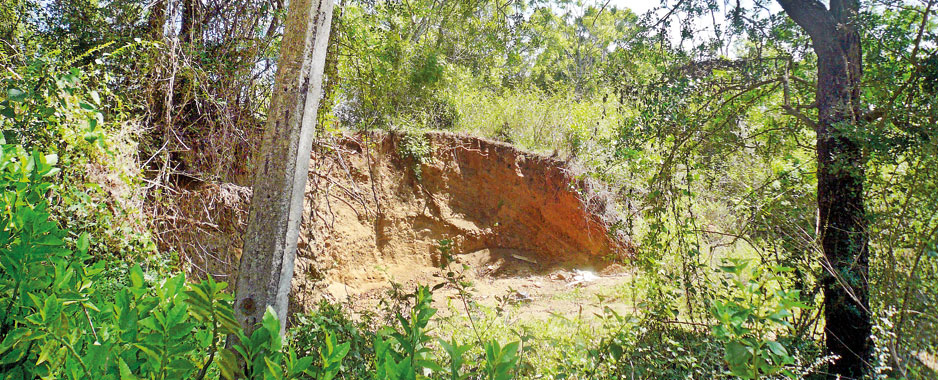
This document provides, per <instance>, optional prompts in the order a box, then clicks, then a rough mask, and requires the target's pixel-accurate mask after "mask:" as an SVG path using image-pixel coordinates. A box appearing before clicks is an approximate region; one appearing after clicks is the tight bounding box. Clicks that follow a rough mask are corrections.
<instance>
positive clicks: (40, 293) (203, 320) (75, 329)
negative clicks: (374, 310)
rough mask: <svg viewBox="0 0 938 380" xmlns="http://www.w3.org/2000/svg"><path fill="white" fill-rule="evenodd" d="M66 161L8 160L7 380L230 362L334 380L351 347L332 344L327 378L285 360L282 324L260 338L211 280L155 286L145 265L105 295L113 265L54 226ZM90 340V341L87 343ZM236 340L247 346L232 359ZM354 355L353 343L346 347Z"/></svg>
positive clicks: (1, 241)
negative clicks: (227, 342) (245, 327)
mask: <svg viewBox="0 0 938 380" xmlns="http://www.w3.org/2000/svg"><path fill="white" fill-rule="evenodd" d="M56 160H57V157H56V156H55V155H44V154H40V153H38V152H37V151H33V153H32V154H27V153H26V150H25V149H23V148H22V147H21V146H18V145H6V144H4V145H3V148H2V156H0V188H2V189H3V190H4V192H3V196H2V197H0V211H2V214H0V269H2V271H0V305H2V306H0V307H2V310H3V314H2V315H0V369H2V372H4V373H6V374H7V378H13V379H17V378H21V379H32V378H35V377H44V378H61V379H88V378H103V379H116V378H121V379H126V378H144V379H179V378H189V379H201V378H204V377H205V376H206V375H207V374H208V373H209V372H213V371H214V372H218V371H219V368H217V367H212V365H213V363H214V358H215V356H216V354H217V353H219V352H221V358H222V362H224V363H225V364H228V365H225V366H222V367H221V370H222V371H221V375H222V376H224V377H225V378H235V377H234V376H235V375H242V373H237V371H235V370H234V369H236V368H239V366H237V365H231V364H232V363H234V360H235V358H238V357H240V359H241V360H243V361H244V362H245V363H247V365H246V366H245V367H244V371H243V372H244V373H243V375H245V376H246V377H247V378H252V379H253V378H265V379H266V378H274V379H280V378H295V377H296V376H298V375H299V374H300V373H308V374H310V375H312V376H317V378H319V377H322V378H325V375H324V374H326V373H330V372H333V373H334V372H335V371H336V365H335V364H336V363H337V362H338V361H339V360H341V356H344V353H342V350H341V346H338V347H339V349H338V350H335V349H334V348H335V347H336V345H335V344H334V343H335V341H334V339H333V340H330V341H329V342H330V343H333V344H331V345H327V346H326V348H325V350H324V353H322V352H321V353H320V354H321V355H325V357H326V358H327V359H328V360H326V361H325V362H324V363H325V366H324V367H323V368H309V365H310V364H311V363H312V358H309V359H305V360H304V359H296V355H295V354H293V353H292V351H291V352H287V353H286V354H284V353H283V350H282V347H281V344H280V335H279V331H280V328H279V322H278V321H277V320H276V318H275V317H273V314H271V313H268V315H267V316H266V317H265V318H264V323H263V325H262V326H261V328H259V329H257V330H256V331H255V332H254V333H253V334H252V335H251V336H250V338H248V337H246V336H245V335H244V334H243V332H241V330H240V326H238V324H237V323H236V322H235V320H234V318H233V312H232V306H231V296H230V295H228V294H226V293H224V292H223V291H224V289H225V287H226V284H224V283H216V282H215V281H213V280H212V279H211V278H209V279H206V280H204V281H202V282H201V283H198V284H187V283H186V281H185V277H184V276H183V275H182V274H179V275H177V276H175V277H172V278H167V279H163V280H161V281H157V282H155V283H151V282H152V281H149V282H148V281H147V279H146V276H145V275H144V272H143V270H142V269H141V268H140V267H139V266H135V267H133V268H132V269H131V270H130V271H129V286H127V287H124V288H123V289H121V290H120V291H119V292H118V293H117V294H116V296H114V297H113V300H108V299H105V297H103V296H102V294H99V293H98V292H97V290H98V289H97V288H98V285H99V284H100V282H99V281H100V280H101V277H102V275H101V273H102V272H103V270H104V266H103V261H100V260H94V259H93V258H92V257H91V256H90V255H89V254H88V249H89V246H90V238H89V235H88V234H81V235H80V236H79V237H78V238H77V239H73V240H74V241H69V238H70V237H69V233H68V232H67V231H65V230H62V229H60V228H59V226H58V225H57V224H56V223H54V222H53V221H51V220H50V215H49V212H48V200H47V199H46V192H47V191H48V189H49V188H50V187H51V184H50V183H49V181H48V179H49V177H51V176H53V175H55V174H56V173H57V172H58V169H56V168H54V167H53V165H54V164H55V162H56ZM89 332H90V333H89ZM228 335H235V336H237V337H239V338H240V341H239V342H236V343H235V344H234V345H233V346H234V348H233V350H227V349H222V348H221V346H222V345H223V344H224V339H225V338H226V336H228ZM346 346H347V345H346Z"/></svg>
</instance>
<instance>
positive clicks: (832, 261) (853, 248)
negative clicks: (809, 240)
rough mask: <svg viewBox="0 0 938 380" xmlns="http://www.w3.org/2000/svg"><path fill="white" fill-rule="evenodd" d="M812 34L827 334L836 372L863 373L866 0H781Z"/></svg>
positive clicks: (868, 350)
mask: <svg viewBox="0 0 938 380" xmlns="http://www.w3.org/2000/svg"><path fill="white" fill-rule="evenodd" d="M778 2H779V3H780V4H781V5H782V8H784V9H785V12H786V13H787V14H788V15H789V16H790V17H791V18H792V19H793V20H794V21H795V22H796V23H797V24H798V25H800V26H801V27H802V28H804V29H805V30H806V31H807V32H808V34H809V35H810V36H811V41H812V43H813V45H814V52H815V53H816V54H817V57H818V82H817V95H816V101H817V106H818V123H817V155H818V156H817V157H818V171H817V176H818V236H819V238H820V239H821V246H822V248H823V250H824V263H823V264H824V267H825V273H823V274H822V276H821V279H822V280H821V281H822V286H823V287H824V317H825V320H826V328H825V337H826V340H827V349H828V351H830V353H832V354H835V355H838V356H840V359H838V360H837V361H836V362H835V363H834V364H833V365H832V366H831V369H830V373H831V375H830V377H836V376H837V375H840V376H843V377H846V378H859V377H861V376H862V375H863V374H864V373H865V372H866V371H867V369H868V368H869V363H870V360H871V357H872V344H871V342H870V333H871V324H870V309H869V282H868V272H869V250H868V243H867V241H868V237H867V229H866V227H867V219H866V211H865V209H864V204H863V181H864V178H865V173H864V168H863V157H862V152H861V149H860V144H859V141H858V139H859V136H858V133H857V132H858V128H857V127H858V126H859V124H860V121H861V116H860V115H861V107H860V80H861V77H862V75H863V69H862V67H863V66H862V48H861V44H860V34H859V31H858V29H857V28H858V25H857V13H858V10H859V1H856V0H831V1H830V8H829V9H826V8H825V7H824V5H822V4H821V3H820V2H818V1H817V0H801V1H798V0H778Z"/></svg>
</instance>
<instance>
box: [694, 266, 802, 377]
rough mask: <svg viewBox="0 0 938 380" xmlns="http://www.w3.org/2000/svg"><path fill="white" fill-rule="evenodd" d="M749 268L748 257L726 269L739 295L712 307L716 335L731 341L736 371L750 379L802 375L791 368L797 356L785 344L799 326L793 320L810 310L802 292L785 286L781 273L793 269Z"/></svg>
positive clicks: (728, 347)
mask: <svg viewBox="0 0 938 380" xmlns="http://www.w3.org/2000/svg"><path fill="white" fill-rule="evenodd" d="M748 266H749V262H748V261H745V260H731V261H728V262H727V263H725V264H724V265H723V266H722V267H721V269H722V270H723V271H724V272H726V273H727V274H728V275H729V281H730V286H731V287H732V288H733V289H736V290H737V291H738V294H736V295H734V296H733V297H732V298H730V299H726V300H723V299H717V300H714V302H713V307H712V309H711V313H712V315H713V317H714V319H715V320H716V322H717V324H716V326H715V327H714V335H715V336H716V338H717V339H719V340H720V341H722V342H723V343H724V344H725V349H726V354H725V355H724V359H725V360H726V363H727V364H728V365H729V370H730V373H732V374H733V375H734V376H738V377H740V378H744V379H761V378H763V377H767V376H773V375H776V374H784V375H786V376H788V377H790V378H797V375H796V374H795V373H794V372H792V368H791V367H792V365H794V364H795V360H796V357H795V355H796V354H795V353H793V352H791V349H790V348H787V347H786V345H784V344H783V343H781V342H780V341H781V339H780V337H781V336H783V335H784V333H786V332H789V330H786V329H792V328H793V326H792V323H791V322H790V321H791V320H792V319H793V317H794V316H795V314H794V313H795V312H796V311H798V310H805V309H808V306H807V305H806V304H804V303H803V302H802V300H801V294H800V292H799V291H798V290H785V288H786V286H785V284H784V282H785V280H784V278H783V277H781V276H779V273H782V272H788V271H791V270H792V269H791V268H784V267H772V268H761V267H760V268H756V269H755V270H747V268H748Z"/></svg>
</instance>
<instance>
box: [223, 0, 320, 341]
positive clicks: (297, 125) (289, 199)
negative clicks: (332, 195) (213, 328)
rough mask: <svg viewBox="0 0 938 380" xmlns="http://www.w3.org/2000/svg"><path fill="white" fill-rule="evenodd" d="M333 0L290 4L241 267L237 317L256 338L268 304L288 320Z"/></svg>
mask: <svg viewBox="0 0 938 380" xmlns="http://www.w3.org/2000/svg"><path fill="white" fill-rule="evenodd" d="M331 24H332V0H292V1H290V8H289V9H288V13H287V21H286V25H285V30H284V36H283V42H282V44H281V47H280V61H279V63H278V68H277V76H276V84H275V87H274V90H273V93H272V95H271V100H270V111H269V112H268V114H267V126H266V130H265V132H264V139H263V142H262V144H261V148H260V150H259V152H258V154H257V157H256V160H255V162H256V174H255V177H254V194H253V196H252V198H251V207H250V211H249V214H248V224H247V229H246V230H245V232H244V250H243V251H242V255H241V265H240V268H239V269H238V282H237V284H238V285H237V290H236V295H235V317H236V318H237V319H238V322H240V323H241V326H243V327H244V329H245V332H246V334H247V335H248V336H250V334H251V332H252V331H253V330H254V327H255V326H256V325H257V324H258V323H260V321H261V319H262V318H263V316H264V312H265V310H266V308H267V307H268V306H271V307H273V309H274V310H275V311H276V312H277V316H278V317H279V318H280V326H281V327H280V329H281V334H283V332H284V331H285V328H286V322H287V304H288V302H289V295H290V282H291V280H292V279H293V262H294V259H295V258H296V244H297V239H298V238H299V229H300V221H301V219H302V214H303V213H302V211H303V195H304V190H305V188H306V180H307V173H308V171H309V155H310V149H311V145H312V142H313V135H314V134H315V124H316V111H317V108H318V107H319V98H320V95H321V93H322V77H323V67H324V66H325V59H326V49H327V47H328V41H329V31H330V29H331Z"/></svg>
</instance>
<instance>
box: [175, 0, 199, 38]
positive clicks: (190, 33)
mask: <svg viewBox="0 0 938 380" xmlns="http://www.w3.org/2000/svg"><path fill="white" fill-rule="evenodd" d="M203 13H204V11H203V9H202V0H183V1H182V26H181V27H180V30H179V36H180V39H181V40H182V42H186V43H195V44H199V43H202V22H203V21H204V20H203Z"/></svg>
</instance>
